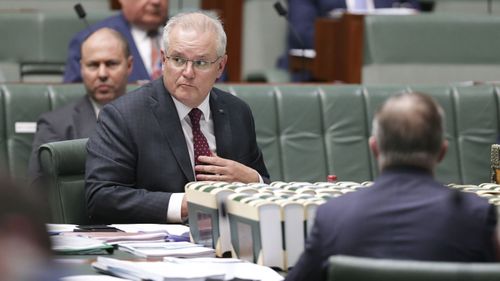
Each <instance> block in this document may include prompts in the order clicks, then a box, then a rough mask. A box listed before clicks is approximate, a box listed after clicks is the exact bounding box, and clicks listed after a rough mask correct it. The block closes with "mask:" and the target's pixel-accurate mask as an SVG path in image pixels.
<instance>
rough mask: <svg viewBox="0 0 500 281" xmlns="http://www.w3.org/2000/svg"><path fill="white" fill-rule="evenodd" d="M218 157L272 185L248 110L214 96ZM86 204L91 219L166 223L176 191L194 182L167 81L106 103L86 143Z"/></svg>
mask: <svg viewBox="0 0 500 281" xmlns="http://www.w3.org/2000/svg"><path fill="white" fill-rule="evenodd" d="M210 109H211V112H212V117H213V120H214V131H215V138H216V143H217V155H218V156H220V157H223V158H228V159H232V160H235V161H238V162H240V163H242V164H244V165H247V166H249V167H252V168H254V169H255V170H257V171H258V172H259V173H260V175H261V176H262V177H263V178H264V179H267V178H269V175H268V172H267V169H266V167H265V165H264V161H263V157H262V153H261V151H260V149H259V147H258V146H257V142H256V135H255V128H254V120H253V116H252V112H251V110H250V108H249V106H248V105H247V104H246V103H244V102H243V101H241V100H240V99H238V98H236V97H234V96H233V95H231V94H229V93H226V92H223V91H221V90H218V89H216V88H214V89H213V90H212V92H211V94H210ZM87 151H88V156H87V164H86V198H87V208H88V211H89V215H90V217H91V220H92V221H94V222H101V223H119V222H126V223H139V222H150V223H165V222H166V217H167V208H168V203H169V199H170V195H171V193H172V192H184V185H185V184H186V183H188V182H190V181H194V179H195V177H194V175H193V170H192V166H191V161H190V159H189V153H188V148H187V145H186V140H185V138H184V133H183V131H182V127H181V123H180V120H179V115H178V114H177V110H176V108H175V105H174V102H173V100H172V97H171V95H170V94H169V93H168V92H167V91H166V89H165V87H164V85H163V81H162V79H157V80H155V81H153V82H152V83H148V84H146V85H144V86H142V87H141V88H139V89H137V90H135V91H133V92H130V93H128V94H126V95H125V96H122V97H120V98H119V99H117V100H115V101H113V102H111V103H109V104H107V105H106V106H105V107H104V108H103V109H102V111H101V112H100V114H99V120H98V124H97V128H96V133H95V134H94V135H93V136H92V137H90V139H89V142H88V144H87Z"/></svg>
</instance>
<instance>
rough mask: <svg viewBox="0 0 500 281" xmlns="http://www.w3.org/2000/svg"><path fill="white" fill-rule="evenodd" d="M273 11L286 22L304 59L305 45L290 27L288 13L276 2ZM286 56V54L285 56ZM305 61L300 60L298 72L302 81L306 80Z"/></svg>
mask: <svg viewBox="0 0 500 281" xmlns="http://www.w3.org/2000/svg"><path fill="white" fill-rule="evenodd" d="M273 6H274V9H275V10H276V12H277V13H278V15H279V16H280V17H284V18H285V20H286V22H287V25H288V28H289V29H290V32H291V33H292V36H293V37H294V38H295V39H296V40H297V42H298V43H299V49H301V50H302V56H303V57H305V49H306V48H305V46H306V45H305V44H304V41H303V40H302V38H301V37H300V35H299V33H298V32H297V31H296V30H295V28H294V27H293V26H292V24H291V23H290V20H289V19H288V11H287V10H286V9H285V7H283V5H281V2H280V1H276V2H275V3H274V5H273ZM287 55H288V54H287ZM305 63H306V62H305V60H304V58H303V59H302V65H301V67H300V68H301V71H300V74H301V76H302V78H303V79H302V80H303V81H305V80H307V79H306V78H307V73H306V72H307V69H306V64H305Z"/></svg>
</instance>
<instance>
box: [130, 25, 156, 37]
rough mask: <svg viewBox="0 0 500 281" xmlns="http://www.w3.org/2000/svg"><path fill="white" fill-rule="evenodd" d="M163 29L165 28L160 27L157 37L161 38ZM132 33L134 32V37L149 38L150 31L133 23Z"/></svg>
mask: <svg viewBox="0 0 500 281" xmlns="http://www.w3.org/2000/svg"><path fill="white" fill-rule="evenodd" d="M162 31H163V29H162V28H161V27H160V28H158V35H157V36H156V38H159V37H160V36H161V32H162ZM130 33H132V36H133V37H134V38H143V39H146V38H148V32H147V30H144V29H140V28H139V27H138V26H136V25H132V26H131V28H130Z"/></svg>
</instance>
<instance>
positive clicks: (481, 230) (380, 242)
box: [286, 167, 497, 281]
mask: <svg viewBox="0 0 500 281" xmlns="http://www.w3.org/2000/svg"><path fill="white" fill-rule="evenodd" d="M496 220H497V218H496V211H495V208H494V206H492V205H489V204H488V202H487V200H486V199H484V198H480V197H478V196H477V195H476V194H473V193H466V192H460V191H456V190H452V189H450V188H448V187H445V186H443V185H442V184H439V183H438V182H436V181H435V180H434V179H433V178H432V175H431V174H430V173H428V172H427V171H423V170H419V169H416V168H409V167H407V168H399V169H390V170H387V171H385V172H383V173H382V174H381V176H380V177H379V178H377V179H376V181H375V182H374V184H373V185H372V186H371V187H366V188H365V189H362V190H359V191H356V192H353V193H348V194H345V195H343V196H340V197H338V198H334V199H331V200H330V201H328V202H327V203H325V204H323V205H321V206H320V207H319V208H318V211H317V213H316V219H315V222H314V226H313V228H312V230H311V234H310V236H309V238H308V240H307V242H306V247H305V251H304V253H303V254H302V256H301V258H300V259H299V261H298V262H297V264H296V265H295V267H294V268H293V269H292V270H291V271H290V272H289V274H288V275H287V277H286V280H289V281H291V280H294V281H296V280H326V279H324V273H325V270H326V267H327V261H328V257H329V256H331V255H351V256H359V257H373V258H389V259H391V258H392V259H412V260H424V261H459V262H486V261H494V260H495V243H494V242H493V237H494V233H495V227H496Z"/></svg>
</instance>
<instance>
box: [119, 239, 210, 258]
mask: <svg viewBox="0 0 500 281" xmlns="http://www.w3.org/2000/svg"><path fill="white" fill-rule="evenodd" d="M118 248H119V249H120V250H123V251H127V252H130V253H132V254H134V255H137V256H140V257H167V256H169V257H214V256H215V250H214V249H212V248H208V247H203V246H201V245H198V244H194V243H190V242H151V243H120V244H118Z"/></svg>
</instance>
